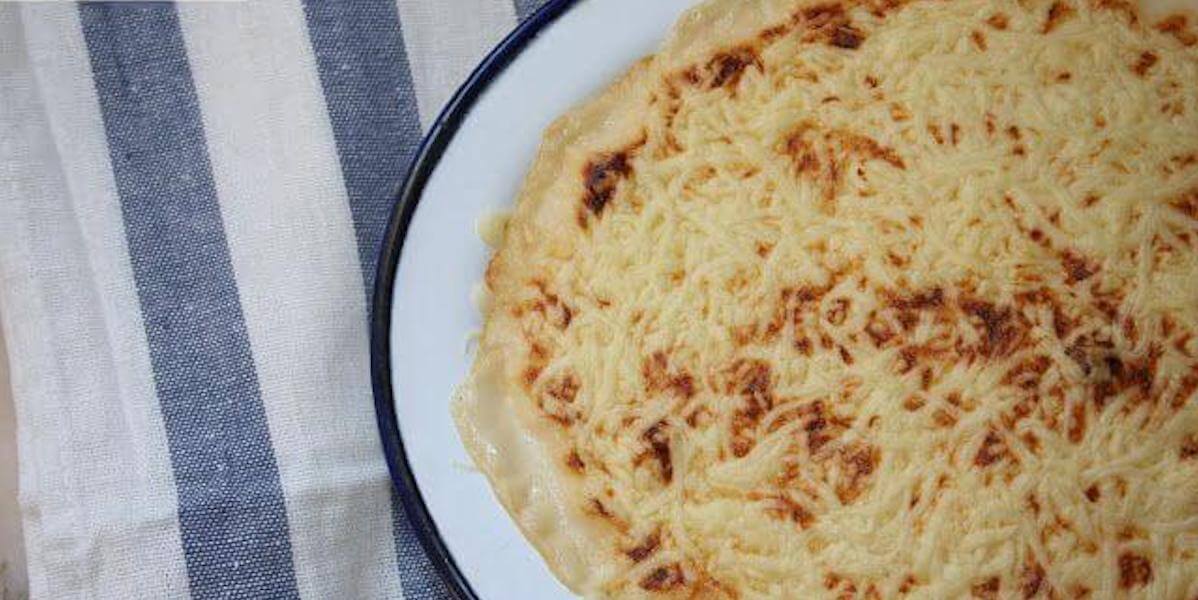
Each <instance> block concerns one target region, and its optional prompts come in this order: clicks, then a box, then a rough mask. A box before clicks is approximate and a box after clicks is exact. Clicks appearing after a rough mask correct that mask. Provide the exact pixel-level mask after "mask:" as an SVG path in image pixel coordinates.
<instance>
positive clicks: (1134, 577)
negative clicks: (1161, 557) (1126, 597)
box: [1119, 552, 1152, 590]
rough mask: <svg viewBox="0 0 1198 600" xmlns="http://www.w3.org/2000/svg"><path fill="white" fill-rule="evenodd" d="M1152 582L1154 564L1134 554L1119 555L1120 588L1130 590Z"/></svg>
mask: <svg viewBox="0 0 1198 600" xmlns="http://www.w3.org/2000/svg"><path fill="white" fill-rule="evenodd" d="M1149 581H1152V563H1151V562H1150V561H1149V560H1148V559H1147V558H1144V557H1143V556H1140V555H1139V554H1136V553H1134V552H1124V553H1123V554H1120V555H1119V587H1121V588H1123V589H1125V590H1129V589H1132V588H1137V587H1143V586H1145V585H1148V582H1149Z"/></svg>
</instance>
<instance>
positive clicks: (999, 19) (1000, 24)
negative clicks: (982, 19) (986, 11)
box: [986, 12, 1010, 31]
mask: <svg viewBox="0 0 1198 600" xmlns="http://www.w3.org/2000/svg"><path fill="white" fill-rule="evenodd" d="M1009 23H1010V20H1009V19H1008V18H1007V15H1006V14H1004V13H1000V12H999V13H994V14H992V15H990V17H989V18H987V19H986V24H987V25H989V26H990V27H993V28H994V29H997V30H999V31H1003V30H1005V29H1006V28H1007V25H1008V24H1009Z"/></svg>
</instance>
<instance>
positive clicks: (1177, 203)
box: [1169, 187, 1198, 220]
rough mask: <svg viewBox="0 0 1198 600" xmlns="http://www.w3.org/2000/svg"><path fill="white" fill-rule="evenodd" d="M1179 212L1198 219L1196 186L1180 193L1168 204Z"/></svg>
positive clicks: (1197, 191)
mask: <svg viewBox="0 0 1198 600" xmlns="http://www.w3.org/2000/svg"><path fill="white" fill-rule="evenodd" d="M1169 205H1170V206H1172V207H1173V208H1174V209H1176V210H1177V211H1179V212H1181V214H1183V215H1185V216H1187V217H1189V218H1191V219H1194V220H1198V187H1196V188H1194V189H1192V190H1190V191H1188V192H1186V193H1184V194H1182V195H1181V196H1180V197H1179V198H1177V199H1176V200H1174V201H1173V202H1171V203H1170V204H1169Z"/></svg>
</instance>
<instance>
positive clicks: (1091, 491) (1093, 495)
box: [1086, 483, 1102, 502]
mask: <svg viewBox="0 0 1198 600" xmlns="http://www.w3.org/2000/svg"><path fill="white" fill-rule="evenodd" d="M1101 499H1102V490H1101V489H1099V487H1098V484H1097V483H1095V484H1093V485H1091V486H1090V487H1088V488H1086V500H1089V501H1090V502H1098V501H1099V500H1101Z"/></svg>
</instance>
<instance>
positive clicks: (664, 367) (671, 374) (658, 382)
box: [641, 350, 696, 398]
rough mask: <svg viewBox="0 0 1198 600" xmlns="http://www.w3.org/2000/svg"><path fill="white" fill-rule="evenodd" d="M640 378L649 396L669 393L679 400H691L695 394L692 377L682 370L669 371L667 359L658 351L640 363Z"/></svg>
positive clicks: (668, 360)
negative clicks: (643, 381)
mask: <svg viewBox="0 0 1198 600" xmlns="http://www.w3.org/2000/svg"><path fill="white" fill-rule="evenodd" d="M641 376H642V377H643V378H644V380H645V391H646V392H647V393H649V394H656V393H661V392H670V393H673V394H674V395H676V396H679V397H681V398H692V397H694V395H695V393H696V389H695V378H694V376H692V375H691V374H690V373H688V372H686V371H685V370H683V369H671V368H670V359H669V357H668V356H667V355H666V353H665V352H662V351H660V350H658V351H657V352H654V353H653V355H652V356H650V357H649V358H646V359H645V360H644V362H642V363H641Z"/></svg>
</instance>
